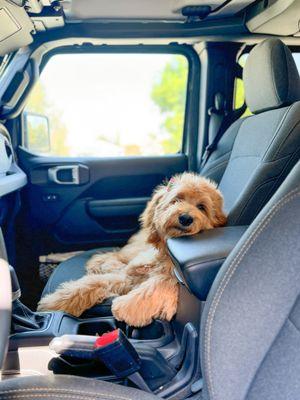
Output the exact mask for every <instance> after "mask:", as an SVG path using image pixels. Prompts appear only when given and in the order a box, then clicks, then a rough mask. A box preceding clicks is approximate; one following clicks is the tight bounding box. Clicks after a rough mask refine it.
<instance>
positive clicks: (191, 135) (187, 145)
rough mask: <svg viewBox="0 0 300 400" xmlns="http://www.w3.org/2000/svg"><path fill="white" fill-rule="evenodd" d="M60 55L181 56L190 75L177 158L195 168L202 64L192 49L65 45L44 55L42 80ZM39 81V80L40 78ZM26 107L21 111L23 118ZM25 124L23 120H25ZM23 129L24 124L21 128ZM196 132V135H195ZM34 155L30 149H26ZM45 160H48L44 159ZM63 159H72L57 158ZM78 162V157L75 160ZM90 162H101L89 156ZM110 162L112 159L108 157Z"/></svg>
mask: <svg viewBox="0 0 300 400" xmlns="http://www.w3.org/2000/svg"><path fill="white" fill-rule="evenodd" d="M59 54H176V55H177V54H178V55H182V56H184V57H185V58H186V59H187V63H188V64H187V65H188V74H187V87H186V100H185V108H184V123H183V132H182V141H181V147H180V149H179V150H178V152H177V153H172V154H173V155H175V154H185V155H187V156H189V167H190V168H191V169H194V168H195V166H196V165H195V163H196V161H195V160H196V143H197V136H198V121H199V90H200V60H199V56H198V54H197V52H196V51H195V50H194V48H193V47H192V46H190V45H186V44H176V43H172V44H168V45H90V44H83V45H71V44H70V45H63V46H59V47H56V48H53V49H51V50H49V51H48V52H47V53H45V54H44V55H43V58H42V60H41V63H40V65H39V76H40V75H41V73H42V72H43V70H44V68H45V67H46V65H47V63H48V62H49V61H50V59H51V58H52V57H53V56H56V55H59ZM38 79H39V77H38ZM25 109H26V103H25V107H24V109H23V111H22V115H23V112H24V110H25ZM22 120H23V118H22ZM22 125H23V124H22ZM22 132H23V134H22V146H24V126H22ZM195 132H196V134H195ZM26 150H27V151H29V152H30V153H33V152H32V151H31V150H30V149H27V148H26ZM172 154H165V155H153V157H168V156H172ZM41 156H42V157H48V156H47V155H42V154H41ZM55 157H60V158H69V156H64V157H62V156H55ZM124 157H146V156H143V155H136V156H124ZM75 158H76V157H75ZM88 158H95V159H97V158H101V157H97V156H89V157H88ZM107 158H108V159H109V158H112V157H110V156H107Z"/></svg>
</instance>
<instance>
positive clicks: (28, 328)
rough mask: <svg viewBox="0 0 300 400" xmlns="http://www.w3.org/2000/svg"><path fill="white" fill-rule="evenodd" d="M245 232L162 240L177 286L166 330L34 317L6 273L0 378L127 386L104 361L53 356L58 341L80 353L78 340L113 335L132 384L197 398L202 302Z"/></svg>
mask: <svg viewBox="0 0 300 400" xmlns="http://www.w3.org/2000/svg"><path fill="white" fill-rule="evenodd" d="M245 230H246V227H243V226H240V227H225V228H218V229H213V230H211V231H206V232H203V233H200V234H198V235H195V236H192V237H181V238H176V239H170V240H168V250H169V253H170V256H171V257H172V260H173V262H174V266H175V270H174V273H175V275H176V277H177V279H178V282H179V287H180V296H179V304H178V310H177V314H176V317H175V318H174V320H173V321H172V322H171V323H169V322H165V321H160V320H156V321H154V322H153V323H152V324H151V325H149V326H147V327H144V328H133V327H130V326H127V325H126V324H124V323H122V322H119V321H117V320H115V318H114V317H112V316H108V317H93V318H75V317H73V316H71V315H68V314H65V313H63V312H49V313H48V312H44V313H38V312H32V311H31V310H29V309H28V308H27V307H26V306H24V305H23V304H22V303H21V302H20V290H19V286H18V282H17V278H16V276H15V274H14V271H13V270H12V273H11V274H12V282H13V283H12V286H13V299H14V302H13V318H12V330H11V336H10V341H9V348H8V355H7V359H6V363H5V366H4V369H3V372H2V379H8V378H10V377H13V376H19V375H33V374H38V375H40V374H68V375H78V376H84V377H91V378H95V379H101V380H106V381H112V382H117V383H120V384H128V382H129V381H130V377H124V376H122V377H120V376H118V374H113V373H112V372H111V370H110V369H109V368H108V367H107V365H106V364H105V362H104V363H103V362H102V361H101V360H99V359H92V358H81V357H76V356H74V354H73V355H72V356H70V354H68V351H67V352H63V351H62V352H58V351H57V346H53V342H55V343H57V339H56V338H63V337H64V335H67V336H66V337H65V338H66V340H67V339H68V338H70V337H72V338H73V339H72V340H73V342H74V343H77V345H78V344H79V346H80V343H82V342H80V340H83V341H85V340H86V341H87V342H91V341H93V340H96V337H97V336H101V335H103V334H107V333H108V332H116V330H118V332H121V331H122V332H123V333H122V335H123V336H124V335H125V339H126V340H125V341H126V342H128V343H129V344H128V346H129V347H130V348H133V349H134V352H135V353H136V354H137V357H138V360H139V363H140V364H139V371H138V373H139V375H140V378H139V379H140V380H138V381H136V382H140V383H141V382H143V385H145V387H147V388H148V389H149V390H150V391H151V392H153V393H156V394H157V395H159V396H160V397H164V398H168V399H173V398H174V399H175V398H176V399H181V398H187V397H188V396H191V395H192V394H193V393H197V392H198V391H199V390H201V382H202V381H201V368H200V357H199V351H198V348H199V334H200V320H201V312H202V308H203V302H204V301H205V299H206V297H207V294H208V292H209V290H210V287H211V285H212V283H213V281H214V279H215V276H216V274H217V272H218V270H219V269H220V267H221V265H222V263H223V262H224V260H225V259H226V257H227V256H228V254H229V253H230V251H231V250H232V249H233V247H234V246H235V245H236V243H237V241H238V240H239V239H240V237H241V236H242V235H243V233H244V231H245ZM70 335H71V336H70ZM74 335H75V336H74ZM81 335H83V336H81ZM92 337H93V339H92ZM81 338H82V339H81ZM85 338H87V339H85ZM88 338H90V339H88ZM51 342H52V343H51ZM65 342H66V341H65ZM65 342H64V343H65ZM50 343H51V344H50ZM49 344H50V346H49ZM131 378H132V377H131ZM133 382H134V381H133ZM130 384H132V379H131V383H130ZM137 386H138V387H140V388H143V386H139V384H137Z"/></svg>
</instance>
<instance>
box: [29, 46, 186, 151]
mask: <svg viewBox="0 0 300 400" xmlns="http://www.w3.org/2000/svg"><path fill="white" fill-rule="evenodd" d="M187 79H188V60H187V59H186V57H185V56H183V55H178V54H144V53H143V54H141V53H140V54H111V53H109V54H107V53H106V54H103V53H102V54H99V53H98V54H95V53H93V54H87V53H80V54H74V53H72V54H57V55H55V56H53V57H52V58H50V60H49V61H48V63H47V64H46V66H45V68H44V70H43V72H42V74H41V77H40V80H39V81H38V83H37V84H36V85H35V87H34V89H33V90H32V92H31V94H30V96H29V101H28V104H27V106H26V108H25V112H24V119H23V121H24V120H25V122H24V136H25V137H24V145H25V147H27V148H28V149H29V150H31V151H33V152H38V153H43V154H49V155H58V156H94V157H106V156H144V155H145V156H146V155H165V154H172V153H176V152H178V151H180V150H181V147H182V138H183V130H184V116H185V103H186V92H187Z"/></svg>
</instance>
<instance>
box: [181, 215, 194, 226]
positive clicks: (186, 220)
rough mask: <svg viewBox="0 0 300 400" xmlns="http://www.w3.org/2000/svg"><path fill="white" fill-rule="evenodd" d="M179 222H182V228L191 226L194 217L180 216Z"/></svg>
mask: <svg viewBox="0 0 300 400" xmlns="http://www.w3.org/2000/svg"><path fill="white" fill-rule="evenodd" d="M178 220H179V222H180V225H182V226H190V225H191V223H192V222H193V221H194V219H193V217H191V216H190V215H189V214H181V215H179V218H178Z"/></svg>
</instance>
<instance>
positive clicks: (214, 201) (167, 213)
mask: <svg viewBox="0 0 300 400" xmlns="http://www.w3.org/2000/svg"><path fill="white" fill-rule="evenodd" d="M222 208H223V198H222V195H221V193H220V192H219V190H218V189H217V188H216V185H215V184H214V183H212V182H211V181H209V180H207V179H205V178H202V177H200V176H199V175H196V174H192V173H184V174H182V175H177V176H175V177H174V178H172V179H171V181H170V182H169V184H168V185H162V186H159V187H158V188H157V190H156V192H155V194H154V195H153V197H152V199H151V201H150V202H149V203H148V205H147V208H146V210H145V212H144V213H143V215H142V223H143V226H144V227H145V228H148V230H149V236H148V241H149V242H150V243H152V244H154V245H155V246H157V247H160V246H161V245H162V244H164V243H165V241H166V239H168V238H170V237H177V236H184V235H194V234H195V233H198V232H200V231H202V230H206V229H212V228H214V227H218V226H223V225H225V223H226V216H225V214H224V212H223V210H222Z"/></svg>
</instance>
